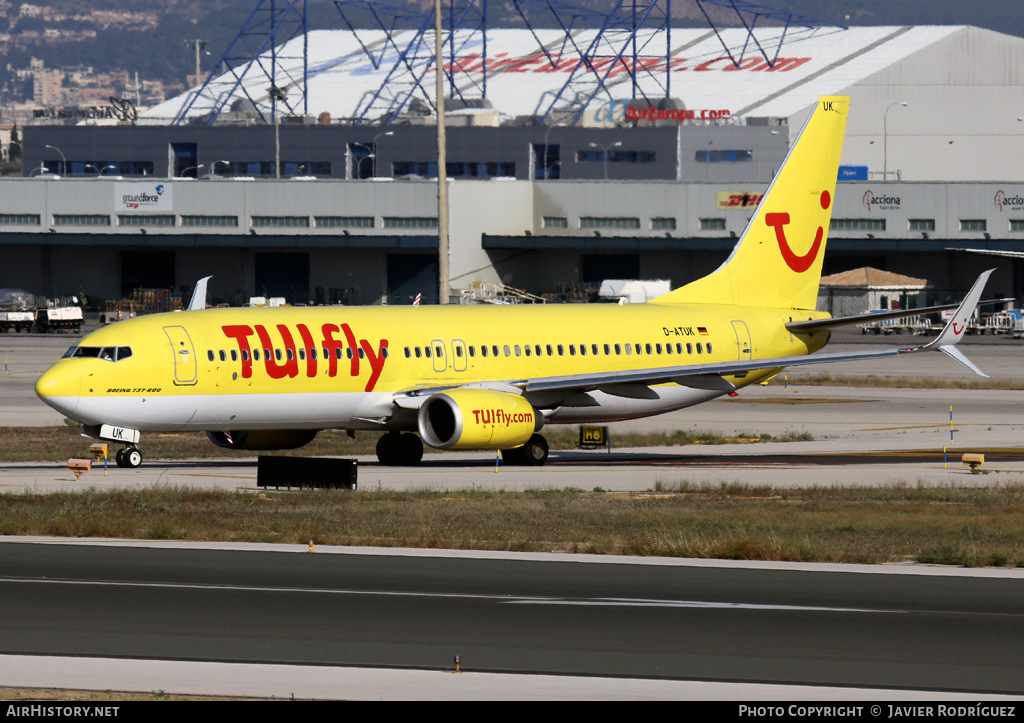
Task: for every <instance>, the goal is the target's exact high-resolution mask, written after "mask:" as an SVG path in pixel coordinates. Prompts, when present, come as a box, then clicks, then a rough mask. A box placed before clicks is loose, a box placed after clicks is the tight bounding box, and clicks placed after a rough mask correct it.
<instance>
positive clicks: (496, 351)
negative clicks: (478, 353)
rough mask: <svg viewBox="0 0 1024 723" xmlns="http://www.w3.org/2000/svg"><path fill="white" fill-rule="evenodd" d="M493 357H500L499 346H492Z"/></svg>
mask: <svg viewBox="0 0 1024 723" xmlns="http://www.w3.org/2000/svg"><path fill="white" fill-rule="evenodd" d="M491 356H498V345H497V344H494V345H493V346H491Z"/></svg>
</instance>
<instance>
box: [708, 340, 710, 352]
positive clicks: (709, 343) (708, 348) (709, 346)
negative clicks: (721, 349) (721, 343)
mask: <svg viewBox="0 0 1024 723" xmlns="http://www.w3.org/2000/svg"><path fill="white" fill-rule="evenodd" d="M710 353H711V342H710V341H709V342H708V354H710Z"/></svg>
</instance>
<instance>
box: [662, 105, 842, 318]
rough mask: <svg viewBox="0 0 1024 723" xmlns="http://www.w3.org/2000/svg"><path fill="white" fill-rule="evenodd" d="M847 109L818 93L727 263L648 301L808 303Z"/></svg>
mask: <svg viewBox="0 0 1024 723" xmlns="http://www.w3.org/2000/svg"><path fill="white" fill-rule="evenodd" d="M849 109H850V99H849V98H848V97H845V96H826V97H823V98H820V99H819V100H818V103H817V105H816V106H815V108H814V111H813V112H812V113H811V115H810V116H809V117H808V119H807V122H806V123H804V127H803V129H802V130H801V131H800V135H799V136H798V137H797V139H796V141H795V142H794V143H793V147H792V148H790V151H789V154H788V155H787V156H786V160H785V162H784V163H783V165H782V168H780V169H779V172H778V173H777V174H776V175H775V180H773V181H772V184H771V186H769V187H768V191H767V192H766V193H765V195H764V198H763V199H761V203H760V204H759V205H758V207H757V211H756V212H755V213H754V215H753V216H752V217H751V219H750V222H749V223H748V224H747V228H746V229H745V230H744V232H743V236H742V237H740V240H739V243H737V244H736V248H734V249H733V251H732V254H731V255H730V256H729V258H728V259H727V260H726V262H725V263H724V264H722V266H720V267H719V268H718V269H717V270H715V271H714V272H712V273H711V274H709V275H708V276H705V277H704V278H702V279H698V280H697V281H694V282H693V283H690V284H687V285H686V286H683V287H682V288H679V289H676V290H675V291H671V292H669V293H668V294H665V295H664V296H661V297H659V298H657V299H655V300H654V301H653V303H656V304H686V303H703V304H738V305H743V306H764V307H771V308H783V309H813V308H814V307H815V305H816V302H817V296H818V282H819V281H820V279H821V263H822V258H823V257H824V251H825V240H826V238H827V236H828V227H829V221H830V220H831V218H832V204H833V201H834V195H835V188H836V178H837V176H838V174H839V156H840V155H841V153H842V150H843V134H844V133H845V131H846V118H847V114H848V113H849Z"/></svg>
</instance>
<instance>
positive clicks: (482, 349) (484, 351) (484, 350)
mask: <svg viewBox="0 0 1024 723" xmlns="http://www.w3.org/2000/svg"><path fill="white" fill-rule="evenodd" d="M480 356H487V346H486V345H485V346H482V347H480Z"/></svg>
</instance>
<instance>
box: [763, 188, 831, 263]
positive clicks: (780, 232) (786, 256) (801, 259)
mask: <svg viewBox="0 0 1024 723" xmlns="http://www.w3.org/2000/svg"><path fill="white" fill-rule="evenodd" d="M820 202H821V207H822V209H828V207H829V206H830V205H832V196H831V195H830V194H829V192H828V191H822V192H821V197H820ZM764 222H765V223H766V224H767V225H769V226H771V227H772V228H774V229H775V240H776V241H778V243H779V251H780V252H781V253H782V260H783V261H785V262H786V265H787V266H788V267H789V268H791V269H793V271H795V272H796V273H798V274H802V273H803V272H805V271H807V269H809V268H811V265H812V264H813V263H814V260H815V259H816V258H817V257H818V252H819V251H820V250H821V242H822V240H823V239H824V238H825V229H824V228H822V227H821V226H818V230H817V231H816V232H815V234H814V243H813V244H812V245H811V249H810V251H808V252H807V253H806V254H804V255H803V256H798V255H797V254H796V253H794V252H793V249H792V248H790V246H789V242H788V241H787V240H786V226H787V225H788V224H789V214H788V213H785V212H782V213H766V214H765V215H764Z"/></svg>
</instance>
